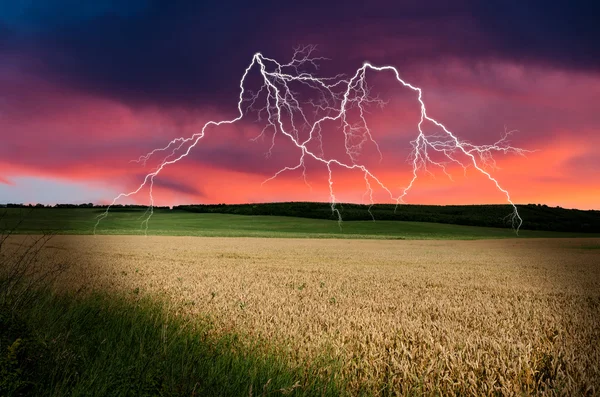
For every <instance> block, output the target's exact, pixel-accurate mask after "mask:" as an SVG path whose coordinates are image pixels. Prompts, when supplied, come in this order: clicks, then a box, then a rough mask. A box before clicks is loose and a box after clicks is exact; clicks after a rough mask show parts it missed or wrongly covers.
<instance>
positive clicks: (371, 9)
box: [0, 0, 600, 106]
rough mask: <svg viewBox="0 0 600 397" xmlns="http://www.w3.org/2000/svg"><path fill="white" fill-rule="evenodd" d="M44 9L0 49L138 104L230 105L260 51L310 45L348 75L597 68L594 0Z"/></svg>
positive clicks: (16, 26) (55, 75)
mask: <svg viewBox="0 0 600 397" xmlns="http://www.w3.org/2000/svg"><path fill="white" fill-rule="evenodd" d="M125 3H127V4H128V5H127V6H124V5H122V4H125ZM367 3H368V4H367ZM32 4H37V3H36V2H33V3H32ZM40 4H42V3H41V2H40ZM43 4H44V6H43V7H42V6H39V7H30V8H19V9H14V7H13V9H10V10H9V11H10V12H8V13H5V17H4V18H2V19H0V51H2V52H5V53H6V52H18V53H21V54H25V55H27V56H26V57H24V59H29V60H30V62H29V63H25V64H23V65H22V66H23V67H26V68H28V69H29V71H30V72H33V73H36V74H39V75H43V76H45V77H46V78H48V79H52V80H55V81H58V82H60V83H61V84H64V85H67V86H72V87H75V88H77V89H81V90H85V91H88V92H94V93H97V94H100V95H103V96H109V97H115V98H118V99H119V100H123V101H126V102H128V103H131V104H137V103H141V104H153V105H183V106H194V105H197V104H200V103H211V104H216V105H217V106H218V105H222V104H227V106H231V105H234V104H235V101H236V99H237V92H238V82H239V80H238V79H239V77H241V74H242V72H243V70H244V68H245V67H246V66H247V65H248V63H249V61H250V59H251V56H252V54H253V53H255V52H256V51H261V52H263V53H265V54H268V55H272V56H273V57H278V58H281V57H283V58H287V57H289V55H290V53H291V49H292V47H293V46H295V45H298V44H308V43H314V44H320V45H321V46H322V50H323V55H326V56H331V57H334V58H335V61H334V63H332V66H335V67H337V69H341V70H342V71H346V70H347V69H348V68H350V67H352V68H354V67H355V66H356V65H357V64H360V62H362V61H363V60H364V59H365V58H369V60H371V61H376V60H377V61H381V62H386V63H394V64H397V65H398V66H402V65H403V64H407V63H419V62H425V61H427V60H430V59H440V58H443V57H461V58H467V59H479V58H499V59H508V60H511V61H517V62H536V63H541V64H547V65H552V66H556V67H566V68H576V69H584V70H593V71H598V70H599V69H600V50H598V48H599V47H598V46H597V39H598V38H599V37H600V24H597V23H596V22H595V20H594V19H595V16H596V15H598V11H600V10H599V8H600V6H598V5H596V3H593V2H582V1H579V2H577V1H570V2H566V1H554V2H550V1H539V0H534V1H529V2H526V3H524V2H518V1H499V0H494V1H486V2H479V1H477V2H473V1H457V2H447V1H433V2H422V1H419V2H417V1H405V2H397V1H394V2H391V1H386V2H378V3H377V4H374V2H359V1H348V2H344V3H338V4H334V3H327V4H324V2H319V3H317V2H301V3H300V2H299V3H297V4H290V3H289V2H261V3H260V4H259V3H248V2H201V1H149V2H143V1H138V2H135V3H134V5H135V6H131V5H130V4H132V3H129V2H116V1H110V2H94V3H93V4H95V5H94V6H89V5H87V6H85V5H81V4H88V2H75V1H65V0H62V1H58V0H55V1H54V2H43ZM52 4H54V5H55V6H54V7H52V6H51V5H52ZM63 10H66V11H63ZM0 11H6V10H0ZM8 38H10V40H9V39H8ZM1 55H2V54H1V53H0V56H1ZM31 60H34V61H31ZM24 62H25V61H24Z"/></svg>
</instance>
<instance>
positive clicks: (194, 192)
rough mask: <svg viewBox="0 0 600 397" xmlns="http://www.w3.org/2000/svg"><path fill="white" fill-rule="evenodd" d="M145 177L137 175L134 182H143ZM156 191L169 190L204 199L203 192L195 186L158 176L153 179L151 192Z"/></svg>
mask: <svg viewBox="0 0 600 397" xmlns="http://www.w3.org/2000/svg"><path fill="white" fill-rule="evenodd" d="M145 176H146V175H138V177H137V178H136V181H138V180H144V177H145ZM158 189H165V190H170V191H171V192H174V193H181V194H185V195H189V196H196V197H200V198H202V197H206V195H205V194H204V192H203V191H202V190H200V189H199V188H198V187H196V186H192V185H190V184H189V183H184V182H177V181H175V180H173V179H167V178H162V177H160V176H159V177H157V178H155V179H154V188H153V190H158Z"/></svg>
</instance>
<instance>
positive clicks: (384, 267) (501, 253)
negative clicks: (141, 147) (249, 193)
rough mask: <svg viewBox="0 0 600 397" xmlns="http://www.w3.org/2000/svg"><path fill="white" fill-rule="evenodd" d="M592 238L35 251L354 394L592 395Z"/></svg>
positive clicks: (54, 243) (193, 240)
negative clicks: (255, 345)
mask: <svg viewBox="0 0 600 397" xmlns="http://www.w3.org/2000/svg"><path fill="white" fill-rule="evenodd" d="M15 238H16V239H18V238H26V237H15ZM599 247H600V239H527V240H524V239H523V240H521V239H510V240H478V241H382V240H318V239H275V238H273V239H260V238H202V237H156V236H155V237H141V236H56V237H54V238H53V239H52V240H51V241H50V242H49V243H48V244H47V246H46V248H45V254H46V255H49V256H51V257H52V258H54V259H56V258H64V259H65V260H68V261H69V262H70V263H72V264H73V265H72V266H71V268H70V270H69V271H68V272H67V273H66V274H64V275H63V277H62V278H61V279H60V284H59V285H60V288H63V289H68V290H78V291H91V290H95V289H100V290H104V291H107V290H108V291H120V292H125V293H127V294H130V295H131V296H132V299H134V298H135V297H136V296H139V295H146V294H155V295H156V296H160V297H164V298H167V299H169V300H170V302H172V307H173V308H174V309H173V310H174V312H175V313H176V314H177V315H184V316H190V318H191V319H194V318H198V319H204V320H203V321H206V320H207V319H208V320H210V321H211V322H213V324H214V327H213V328H212V330H213V332H215V333H221V332H228V331H232V330H234V331H236V332H239V333H241V334H242V335H244V338H246V339H247V340H248V341H255V340H262V341H265V342H266V343H265V346H267V345H268V346H269V347H270V348H274V349H276V350H277V351H278V354H282V355H285V357H287V359H288V360H289V362H290V364H291V365H303V364H302V363H315V362H317V363H321V364H320V365H322V371H323V374H324V375H327V374H330V373H332V372H333V371H337V372H336V379H337V380H339V381H340V382H343V383H344V384H346V385H347V386H348V390H349V391H350V393H351V394H353V395H359V394H367V395H472V396H479V395H530V394H536V395H537V394H541V395H597V394H600V348H599V347H598V345H599V341H600V328H599V327H598V325H599V324H598V323H599V319H600V249H598V248H599ZM199 321H200V320H199Z"/></svg>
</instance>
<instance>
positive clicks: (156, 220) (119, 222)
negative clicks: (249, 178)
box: [0, 208, 600, 239]
mask: <svg viewBox="0 0 600 397" xmlns="http://www.w3.org/2000/svg"><path fill="white" fill-rule="evenodd" d="M27 211H28V210H23V209H13V208H9V209H6V216H5V217H4V219H2V220H1V221H0V228H2V227H4V228H12V226H13V225H14V224H15V223H16V222H17V221H19V220H22V221H23V223H22V224H21V225H20V227H19V233H24V234H26V233H30V234H33V233H40V232H43V231H48V230H53V231H56V232H57V233H60V234H92V233H93V230H94V225H95V223H96V217H97V216H98V215H100V214H101V213H102V210H100V209H86V208H75V209H63V208H41V209H33V210H31V212H30V213H28V214H27V216H26V217H25V219H23V214H24V213H26V212H27ZM144 216H145V212H144V211H143V210H119V209H115V210H113V211H111V212H110V213H109V216H108V217H107V218H106V219H103V220H102V221H101V222H100V224H99V226H98V229H97V233H98V234H144V228H143V227H142V220H143V219H144ZM148 234H149V235H170V236H208V237H289V238H306V237H310V238H379V239H488V238H514V237H516V235H515V232H514V231H513V230H511V229H510V228H505V229H501V228H491V227H477V226H462V225H452V224H441V223H427V222H403V221H375V222H373V221H345V222H343V223H342V226H341V228H340V226H339V225H338V223H337V222H336V221H332V220H323V219H308V218H294V217H282V216H245V215H229V214H199V213H190V212H183V211H182V212H180V211H168V210H160V209H159V210H156V211H155V213H154V215H153V216H152V218H151V219H150V222H149V225H148ZM519 236H520V237H536V238H546V237H598V236H600V235H599V234H591V233H565V232H547V231H531V230H521V231H520V232H519Z"/></svg>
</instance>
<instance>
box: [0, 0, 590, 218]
mask: <svg viewBox="0 0 600 397" xmlns="http://www.w3.org/2000/svg"><path fill="white" fill-rule="evenodd" d="M249 4H250V3H248V2H235V1H232V2H198V1H187V2H186V1H144V0H133V1H127V2H122V1H116V0H115V1H95V2H80V1H75V0H62V1H59V0H54V1H53V0H46V1H35V0H27V1H26V0H21V1H19V0H17V1H13V2H2V3H0V138H1V140H0V203H7V202H8V203H10V202H16V203H20V202H23V203H38V202H39V203H44V204H54V203H67V202H70V203H82V202H94V203H99V204H101V203H109V202H111V201H112V199H113V198H114V197H115V196H116V195H118V194H119V193H121V192H128V191H131V190H132V189H136V188H137V186H138V185H139V184H140V183H141V182H142V181H143V179H144V176H145V175H146V173H147V172H149V171H152V169H153V168H152V167H153V166H156V163H152V161H150V162H149V163H148V164H146V165H144V164H141V163H136V162H132V161H131V160H136V159H138V158H139V157H140V156H142V155H144V154H146V153H148V152H150V151H151V150H153V149H155V148H157V147H162V146H164V145H166V144H167V143H168V142H169V141H170V140H171V139H174V138H176V137H188V136H190V135H192V134H194V133H197V132H199V130H201V129H202V126H203V125H204V124H205V123H206V122H208V121H210V120H214V121H218V120H225V119H231V118H233V117H235V116H236V115H237V100H238V97H239V90H240V88H239V84H240V79H241V77H242V75H243V73H244V70H245V68H246V67H248V65H249V64H250V62H251V60H252V57H253V55H254V54H255V53H256V52H260V53H262V54H264V55H265V56H267V57H270V58H273V59H277V60H281V61H282V62H287V61H288V60H289V59H290V58H291V57H292V56H293V54H294V48H296V47H297V46H305V45H316V46H317V56H320V57H325V58H328V59H327V60H322V61H320V63H319V64H320V68H319V70H316V71H315V73H319V75H323V76H333V75H336V74H338V73H345V74H351V73H353V72H354V71H355V70H356V69H358V68H360V67H361V66H362V65H363V63H364V62H365V61H368V62H370V63H372V64H375V65H392V66H394V67H396V68H397V69H398V70H399V72H400V74H401V76H402V78H403V79H405V80H407V81H408V82H410V83H411V84H413V85H415V86H418V87H420V88H422V90H423V100H424V101H425V103H426V105H427V110H428V114H429V115H430V116H432V117H434V118H435V119H436V120H438V121H441V122H442V123H444V125H446V126H447V127H448V128H449V129H450V130H451V131H452V132H453V133H455V134H456V135H457V136H458V137H460V138H461V139H463V140H465V141H468V142H472V143H474V144H482V145H483V144H489V143H493V142H496V141H497V140H498V139H500V138H501V137H502V134H503V133H504V132H505V131H513V130H514V132H513V133H512V134H511V135H510V144H511V145H512V146H516V147H520V148H524V149H527V150H529V152H528V153H526V155H525V156H519V155H515V154H506V155H504V154H499V155H497V156H496V157H495V160H496V168H493V169H492V168H489V169H486V170H489V172H490V173H491V174H492V175H493V176H494V177H495V178H496V179H497V180H498V182H499V183H500V185H501V186H502V187H503V188H505V189H506V190H507V191H509V192H510V195H511V197H512V199H513V201H514V202H515V203H519V204H527V203H542V204H547V205H550V206H562V207H565V208H580V209H600V200H598V198H599V197H600V182H599V181H600V111H599V109H600V47H599V46H598V45H597V41H598V38H600V25H599V24H598V23H597V21H596V15H599V12H600V9H599V7H600V6H598V5H597V4H595V2H592V1H589V2H584V1H552V2H550V1H539V0H533V1H528V2H526V3H525V2H521V1H512V0H508V1H499V0H492V1H485V2H478V1H460V0H459V1H454V2H448V1H441V0H436V1H398V0H395V1H383V2H364V1H353V0H349V1H345V2H337V3H336V2H323V1H320V2H311V1H308V2H296V3H293V2H282V1H279V2H271V1H267V2H256V3H253V4H252V5H249ZM254 77H256V76H254ZM368 79H369V80H368V81H369V83H371V84H372V86H371V90H372V91H371V93H372V94H373V95H380V97H381V98H382V99H383V100H384V101H385V102H386V105H385V106H384V107H383V108H374V109H370V112H369V114H368V116H367V117H368V120H369V125H370V126H371V128H372V135H373V137H374V139H375V140H376V141H377V142H378V143H379V144H380V147H381V148H382V154H383V160H380V158H379V156H378V154H377V153H376V152H375V151H374V150H373V147H366V148H365V150H364V152H363V153H362V155H361V156H360V159H359V161H360V162H361V164H365V165H367V166H369V167H371V168H372V169H374V170H376V171H377V173H378V175H380V176H381V179H382V180H383V181H385V183H386V184H387V185H388V186H390V188H391V189H392V190H393V191H394V192H395V193H400V192H401V191H402V189H403V188H404V187H406V186H407V184H408V183H409V181H410V179H411V175H412V174H411V173H412V168H411V164H410V163H409V161H408V160H407V159H408V156H409V154H410V140H411V139H414V138H415V137H416V133H417V129H416V124H417V122H418V116H419V113H418V112H419V109H418V103H417V102H416V97H415V96H414V93H413V92H411V91H410V90H407V89H405V88H404V89H403V88H402V87H401V86H399V85H398V84H397V82H395V81H394V79H393V76H391V74H385V73H383V74H381V75H374V74H373V75H372V76H371V75H369V76H368ZM254 83H255V81H254V80H251V79H250V81H249V85H250V86H252V84H254ZM256 116H257V115H256V114H249V115H248V117H244V118H243V119H242V120H240V121H239V122H237V123H236V124H235V125H231V126H223V127H211V128H209V129H208V130H207V133H206V135H205V137H204V138H203V139H202V140H201V141H200V142H199V143H198V145H197V146H196V147H194V149H193V151H191V153H190V155H189V156H188V157H186V158H184V159H182V160H181V161H180V162H178V163H177V164H174V165H172V166H169V167H166V168H165V169H164V170H163V172H161V174H160V175H159V176H158V177H157V178H156V180H155V185H154V188H153V193H154V198H155V204H157V205H177V204H185V203H243V202H267V201H329V199H330V197H329V185H328V179H327V169H326V168H325V167H323V166H322V165H320V164H317V163H316V162H310V161H308V162H307V180H308V182H309V185H310V187H309V186H308V185H307V184H305V183H304V181H303V178H302V174H301V172H299V171H290V172H286V173H283V174H281V175H280V176H279V177H278V178H277V179H275V180H273V181H269V182H267V183H264V184H263V182H264V181H265V180H266V179H268V178H270V177H271V176H272V175H273V174H275V173H276V172H277V171H278V170H279V169H281V168H282V167H285V166H294V165H295V164H297V159H298V152H297V150H295V148H294V147H292V146H290V145H289V144H286V142H285V141H283V140H282V139H278V140H277V142H276V143H277V146H276V147H275V148H274V150H273V151H272V153H271V155H270V156H267V152H268V149H269V146H270V143H271V141H270V137H268V136H267V139H260V138H259V139H256V140H254V139H253V138H255V137H256V136H258V135H259V134H260V132H261V129H262V125H261V122H260V121H257V117H256ZM323 137H324V138H323V140H324V142H325V143H326V147H327V150H331V152H330V153H337V152H336V149H335V147H336V145H342V147H343V145H344V141H343V136H341V137H340V134H339V131H338V130H337V129H336V127H335V126H333V125H332V126H328V127H327V128H324V130H323ZM340 138H341V140H340ZM329 148H331V149H329ZM342 155H343V153H342ZM432 171H433V172H432V174H427V173H425V172H420V173H419V175H418V176H419V178H418V179H417V181H416V183H415V184H414V186H413V188H412V189H411V191H410V192H409V194H408V195H407V196H406V198H405V201H406V202H407V203H411V204H487V203H505V202H506V196H505V195H504V194H502V192H500V191H499V190H498V189H496V188H495V186H494V185H493V184H491V183H490V181H489V180H488V179H487V178H485V177H484V176H483V175H481V174H480V173H478V172H476V170H474V169H473V168H472V167H470V168H468V169H467V170H466V172H463V170H462V168H459V167H452V166H450V167H449V170H448V171H449V172H450V174H451V175H452V179H450V178H448V177H447V176H446V175H445V174H444V172H442V171H441V170H434V169H432ZM333 174H334V185H335V189H336V190H335V191H336V200H337V201H344V202H364V201H365V195H364V193H365V182H364V178H363V175H362V174H361V173H357V172H346V171H343V170H341V169H334V170H333ZM374 199H375V201H380V202H384V201H389V196H387V195H386V194H385V192H382V191H375V193H374ZM123 202H130V203H138V204H148V203H149V197H148V191H147V190H144V191H142V192H141V193H140V194H138V195H135V196H133V197H131V198H129V199H127V200H124V201H123Z"/></svg>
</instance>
